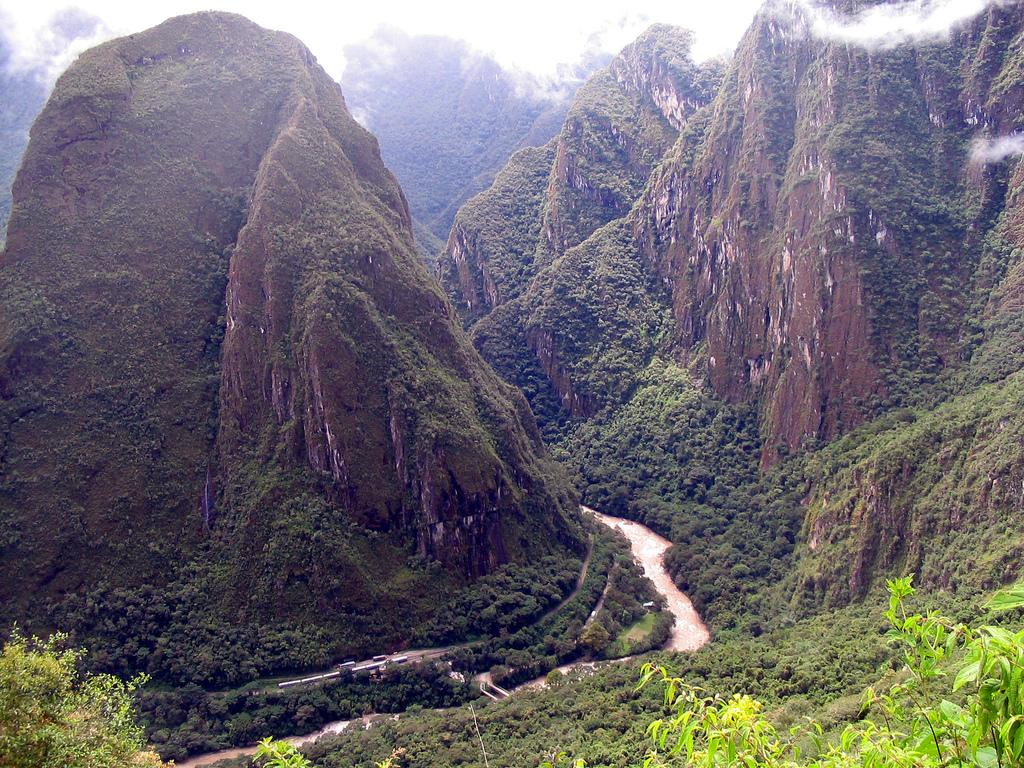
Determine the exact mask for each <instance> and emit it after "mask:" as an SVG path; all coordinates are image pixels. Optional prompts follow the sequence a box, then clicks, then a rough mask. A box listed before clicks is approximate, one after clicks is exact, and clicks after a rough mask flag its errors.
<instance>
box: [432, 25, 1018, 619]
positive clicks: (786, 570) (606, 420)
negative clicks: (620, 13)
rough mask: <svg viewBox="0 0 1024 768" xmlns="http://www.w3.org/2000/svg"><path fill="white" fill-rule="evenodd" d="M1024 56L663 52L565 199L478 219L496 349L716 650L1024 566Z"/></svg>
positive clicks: (461, 292) (486, 305)
mask: <svg viewBox="0 0 1024 768" xmlns="http://www.w3.org/2000/svg"><path fill="white" fill-rule="evenodd" d="M1022 29H1024V17H1022V15H1021V10H1020V8H1019V7H1018V6H1005V7H1003V6H993V7H991V8H989V9H988V10H987V11H986V12H985V13H983V14H981V15H980V16H979V17H977V18H976V19H975V20H974V21H972V22H971V23H970V24H968V25H966V26H964V27H963V28H961V29H957V30H955V31H954V32H953V33H952V34H951V36H950V38H949V39H948V40H940V41H926V42H922V43H914V44H903V45H899V46H896V47H893V48H889V49H881V50H867V49H865V48H860V47H857V46H856V45H850V44H847V43H845V42H834V41H830V40H828V39H824V38H821V37H817V36H816V35H815V33H814V32H813V27H812V23H811V20H810V19H809V18H808V17H807V15H806V12H805V11H801V10H800V9H793V8H788V9H787V8H783V9H780V8H777V7H774V6H772V7H766V9H764V10H763V11H762V12H761V13H760V14H759V15H758V16H757V18H756V19H755V21H754V23H753V24H752V26H751V28H750V29H749V30H748V32H747V33H746V35H745V36H744V38H743V40H742V41H741V43H740V45H739V47H738V49H737V51H736V53H735V55H734V57H733V58H732V60H731V61H730V62H729V63H728V65H727V66H726V67H725V68H724V71H723V70H722V68H721V67H719V66H716V65H715V64H708V65H703V66H697V65H695V64H693V63H692V62H691V61H690V59H689V57H688V54H687V48H688V38H687V35H686V34H685V33H683V32H681V31H679V30H673V29H671V28H665V27H655V28H652V29H651V30H650V31H649V32H648V33H647V34H646V35H644V36H643V37H642V38H641V39H640V40H638V41H637V42H636V43H634V44H633V45H631V46H629V47H628V48H627V49H626V50H625V51H623V53H622V54H621V55H620V56H619V57H617V58H616V59H615V60H614V61H613V62H612V64H611V66H610V67H609V69H608V70H606V71H604V72H599V73H597V74H596V75H595V76H594V77H592V78H591V79H590V80H589V81H588V83H587V84H586V85H584V86H583V87H582V88H581V89H580V91H579V92H578V94H577V97H576V100H575V102H574V105H573V107H571V108H570V110H569V113H568V117H567V120H566V123H565V125H564V126H563V128H562V131H561V133H560V135H559V137H558V139H557V141H556V143H555V145H554V146H553V147H551V148H549V149H548V150H547V151H548V153H549V154H548V155H547V156H546V157H544V158H542V157H541V156H540V155H534V156H533V157H535V159H536V162H537V163H538V164H543V163H545V162H546V163H547V164H548V167H549V172H548V174H547V177H546V178H545V176H544V173H543V172H542V171H541V170H539V169H538V168H536V167H535V166H533V165H531V164H529V163H527V162H526V157H525V156H517V158H516V159H514V161H513V162H512V163H510V164H509V166H508V167H507V168H506V169H505V170H504V171H503V172H502V173H501V174H499V175H498V177H497V180H496V182H495V184H494V185H493V186H492V188H491V189H490V190H488V191H487V192H485V193H483V194H481V195H479V196H478V197H476V198H474V199H473V200H472V201H470V202H469V203H468V204H467V205H466V206H464V207H463V209H462V211H460V214H459V215H458V216H457V217H456V221H455V225H454V227H453V230H452V235H451V237H450V239H449V241H448V245H447V248H446V252H445V254H444V255H443V256H442V258H441V261H440V263H439V274H440V276H441V278H442V282H443V284H444V285H445V286H446V289H447V290H448V292H449V294H450V295H451V296H452V298H453V301H454V303H455V305H456V307H457V308H458V310H459V312H460V315H461V316H462V318H463V322H464V323H465V324H466V325H467V327H468V328H469V329H470V330H471V333H472V334H473V338H474V342H475V344H476V345H477V347H478V349H480V351H481V353H482V354H483V355H484V357H485V358H486V359H488V360H489V361H491V362H492V364H494V365H495V367H496V368H497V369H498V370H499V371H500V372H501V373H502V374H503V375H504V376H505V377H506V378H507V379H508V380H509V381H511V382H513V383H515V384H517V385H518V386H519V387H520V388H521V389H522V390H523V391H524V393H525V394H526V395H527V397H528V399H529V400H530V402H531V404H532V406H533V408H534V411H535V412H536V413H537V414H538V417H539V419H540V420H541V423H542V426H543V428H544V429H545V432H546V434H547V435H548V436H549V437H550V438H551V439H553V440H555V441H558V442H560V444H561V446H560V450H562V451H564V452H565V455H566V456H567V457H568V458H569V460H570V461H571V462H572V463H573V464H574V466H575V467H576V469H577V471H578V472H579V474H580V476H581V479H582V480H583V488H584V496H585V499H587V500H588V501H589V502H591V503H593V504H594V505H596V506H601V507H603V508H605V509H606V510H613V511H618V512H619V513H621V514H627V515H630V516H634V517H638V518H641V519H643V520H645V521H647V522H648V523H649V524H651V525H654V526H655V527H656V528H659V529H661V530H662V531H663V532H665V533H666V534H667V535H669V536H670V538H671V539H672V540H673V541H674V542H676V546H675V548H674V550H673V552H671V553H670V555H669V558H670V561H671V563H672V566H673V569H674V571H675V577H676V579H677V582H678V583H679V584H680V585H681V586H682V587H683V588H685V589H688V590H690V593H691V596H692V597H695V599H696V602H697V603H698V605H700V606H702V607H703V608H705V609H706V610H707V611H708V612H709V615H710V616H711V618H712V619H713V620H716V623H717V624H718V625H719V626H724V625H728V624H731V623H734V622H739V623H741V624H742V623H743V622H744V621H745V619H743V615H748V616H749V615H755V614H763V613H764V612H765V611H768V612H771V611H772V610H777V608H778V603H771V600H770V599H769V598H768V597H767V595H768V594H769V593H771V592H772V589H771V588H770V587H771V585H772V584H776V583H779V582H784V583H785V584H784V587H781V588H780V589H781V591H782V592H783V593H784V594H782V595H781V597H780V598H779V599H781V600H782V603H783V604H785V603H787V602H791V603H792V604H793V606H794V607H796V608H797V609H798V610H805V609H811V610H813V609H815V607H818V606H820V605H823V604H824V605H835V604H841V603H843V602H846V601H849V600H850V599H854V598H857V597H860V596H863V595H864V594H865V593H866V592H867V591H869V590H870V589H871V587H872V586H873V585H877V584H878V583H879V582H880V580H881V579H882V577H883V576H886V575H892V574H894V573H898V572H915V573H917V574H918V577H919V578H920V579H921V580H922V581H923V582H925V583H927V584H932V585H938V586H943V587H948V588H956V589H968V590H970V589H977V588H981V587H986V588H987V587H990V586H994V585H996V584H1000V583H1004V582H1005V581H1007V580H1008V579H1009V578H1011V576H1012V574H1013V573H1014V572H1015V571H1016V570H1017V569H1019V567H1020V566H1021V565H1022V564H1024V560H1022V558H1024V551H1022V550H1021V548H1020V546H1019V541H1020V540H1021V538H1020V533H1021V531H1020V523H1019V520H1020V519H1021V516H1020V514H1019V513H1020V511H1021V500H1020V497H1019V494H1017V493H1015V492H1014V491H1013V489H1014V488H1019V484H1020V482H1021V481H1022V480H1024V475H1022V463H1021V455H1022V451H1021V445H1020V442H1019V440H1018V438H1017V435H1019V434H1020V426H1021V425H1020V424H1019V417H1018V415H1017V414H1016V413H1015V412H1014V406H1013V405H1012V404H1013V403H1014V402H1018V400H1017V388H1018V386H1019V384H1018V382H1017V372H1018V371H1019V369H1020V367H1021V362H1022V354H1021V352H1022V348H1021V344H1020V339H1021V333H1020V329H1019V327H1018V325H1019V311H1018V307H1017V303H1016V302H1017V300H1016V298H1015V297H1016V296H1017V293H1018V288H1019V286H1018V283H1019V275H1018V272H1019V264H1018V262H1019V254H1020V252H1021V251H1020V243H1019V242H1018V240H1019V230H1020V223H1019V220H1018V219H1019V212H1018V211H1019V204H1018V202H1017V196H1018V194H1019V192H1018V190H1019V184H1020V175H1019V171H1018V169H1017V165H1018V164H1017V161H1016V160H1015V159H1014V158H1013V157H1009V159H1007V158H1006V157H997V158H995V162H988V163H986V162H984V161H983V160H979V159H978V158H979V153H978V151H977V150H976V147H977V146H979V145H978V144H977V143H976V142H982V144H984V142H986V141H988V140H990V139H993V138H995V137H1003V136H1007V135H1010V134H1013V133H1014V132H1015V131H1017V130H1019V129H1020V127H1021V125H1020V121H1021V116H1020V115H1021V110H1020V99H1021V96H1020V85H1019V83H1020V82H1021V81H1020V72H1019V67H1020V59H1019V57H1018V56H1016V55H1015V52H1016V51H1018V50H1019V47H1020V45H1021V40H1022V39H1024V38H1022V37H1021V32H1022ZM509 211H514V212H516V215H514V216H510V215H509V213H508V212H509ZM503 222H508V223H507V224H504V223H503ZM513 230H515V231H514V232H513ZM741 598H742V599H741ZM744 600H746V601H748V602H747V603H744ZM769 604H773V605H775V606H776V608H775V609H769V608H767V606H768V605H769ZM737 606H740V608H739V609H738V612H737Z"/></svg>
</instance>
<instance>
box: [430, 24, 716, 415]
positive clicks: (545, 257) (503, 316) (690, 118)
mask: <svg viewBox="0 0 1024 768" xmlns="http://www.w3.org/2000/svg"><path fill="white" fill-rule="evenodd" d="M691 43H692V36H691V34H690V33H689V32H687V31H685V30H682V29H678V28H674V27H668V26H664V25H656V26H654V27H652V28H651V29H649V30H648V31H647V32H645V33H644V34H643V35H642V36H641V37H640V38H639V39H638V40H637V41H636V42H634V43H632V44H631V45H629V46H627V47H626V48H625V49H624V50H623V51H622V53H621V54H619V56H617V57H616V58H615V59H614V60H613V61H612V63H611V64H610V66H609V67H608V68H607V69H605V70H602V71H600V72H598V73H596V74H595V75H594V76H593V77H592V78H591V79H590V80H589V81H588V82H587V83H586V84H585V85H584V86H583V87H582V88H580V90H579V91H578V92H577V94H576V98H575V101H574V103H573V105H572V107H571V108H570V109H569V114H568V116H567V118H566V122H565V124H564V126H563V128H562V131H561V133H560V134H559V136H558V138H557V139H556V140H555V141H554V142H553V143H552V144H551V145H549V147H548V148H546V149H545V150H543V151H542V150H534V151H532V154H530V155H526V154H521V155H519V156H517V157H516V158H514V159H513V161H512V162H511V163H510V164H509V166H508V167H506V169H505V170H504V171H503V172H502V173H501V174H500V175H499V176H498V178H497V180H496V182H495V185H494V186H493V187H492V188H491V189H490V190H488V191H486V192H484V193H482V194H481V195H479V196H478V197H476V198H474V199H473V200H472V201H470V202H469V203H467V205H466V206H464V207H463V209H462V210H461V211H460V213H459V215H458V216H457V217H456V220H455V224H454V226H453V228H452V232H451V236H450V237H449V241H448V248H447V250H446V253H445V254H444V255H443V256H442V259H441V262H440V274H441V279H442V283H443V284H444V285H445V287H446V288H447V289H448V291H449V294H450V295H452V297H453V300H454V302H455V305H456V307H457V309H459V311H460V313H461V314H462V315H463V318H464V319H465V321H466V322H467V323H468V324H470V325H472V326H473V334H474V340H475V343H476V344H477V346H478V348H480V349H481V351H482V352H483V354H484V356H485V358H487V359H488V360H489V361H491V362H492V364H493V365H495V367H496V368H497V369H498V370H499V372H501V373H502V374H503V375H504V376H506V377H507V378H508V379H509V380H510V381H513V382H514V383H516V384H517V385H518V386H519V387H520V388H521V389H522V390H523V391H524V392H526V393H527V396H528V398H529V399H530V402H531V404H532V405H533V407H534V410H535V411H536V412H537V414H538V417H539V418H540V419H541V420H542V421H543V422H545V423H546V424H557V423H560V422H564V421H565V419H566V418H585V417H587V416H590V415H592V414H593V413H595V412H596V411H597V410H599V409H600V408H602V407H605V406H607V405H609V404H615V403H617V402H621V399H622V398H623V397H624V395H625V394H626V393H627V392H628V391H629V389H630V387H631V384H632V381H633V378H634V375H635V374H636V373H638V372H639V370H640V369H642V368H643V367H644V365H646V362H647V360H649V359H650V356H651V354H652V353H653V352H654V349H655V344H654V339H655V337H656V336H657V334H658V332H659V331H658V329H659V328H660V327H661V325H662V324H663V321H664V320H665V319H667V318H666V312H665V311H664V306H665V305H666V302H667V297H666V296H667V295H666V294H665V292H664V290H663V287H662V286H660V285H659V284H658V283H657V278H656V276H655V275H654V272H653V271H652V270H650V269H648V268H647V267H646V266H645V265H644V264H643V263H642V262H641V261H640V259H639V258H638V255H639V252H638V250H637V249H636V248H635V247H633V245H632V239H633V237H632V225H631V224H630V223H629V222H630V221H631V219H630V211H631V210H632V208H633V206H634V205H635V203H636V201H637V199H638V198H639V197H640V196H641V194H642V193H643V190H644V187H645V184H646V183H647V181H648V179H649V177H650V175H651V173H652V171H653V170H654V168H655V167H656V166H657V164H658V163H659V162H660V161H661V159H662V157H663V156H664V155H665V153H666V152H668V151H669V150H670V149H671V147H672V146H673V144H674V143H675V142H676V141H677V140H681V137H684V136H691V135H692V134H693V131H694V130H695V125H699V124H701V123H702V120H703V114H704V112H705V111H706V108H707V105H708V104H709V103H710V102H711V100H712V99H713V97H714V94H715V91H716V88H717V84H718V81H719V79H720V76H721V66H720V64H718V63H710V64H707V65H703V66H697V65H695V64H694V63H693V61H692V60H691V58H690V54H689V50H690V46H691ZM545 153H546V154H545ZM549 157H550V159H548V158H549ZM543 162H547V163H548V171H547V174H546V175H544V174H542V173H541V172H540V171H541V169H540V165H539V164H540V163H543ZM505 222H509V223H505Z"/></svg>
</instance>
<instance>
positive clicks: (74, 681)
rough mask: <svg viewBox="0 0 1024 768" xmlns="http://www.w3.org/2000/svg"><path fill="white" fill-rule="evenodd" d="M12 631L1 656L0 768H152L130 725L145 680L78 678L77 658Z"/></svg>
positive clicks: (57, 641)
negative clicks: (135, 700) (126, 767)
mask: <svg viewBox="0 0 1024 768" xmlns="http://www.w3.org/2000/svg"><path fill="white" fill-rule="evenodd" d="M65 641H66V637H65V636H64V635H54V636H53V637H51V638H50V639H49V640H47V641H46V642H43V641H41V640H39V639H38V638H32V639H31V640H27V639H25V638H23V637H21V636H20V635H19V634H17V632H15V634H14V635H13V636H12V637H11V639H10V640H9V641H8V642H7V643H6V644H5V645H4V648H3V652H2V654H0V765H2V766H4V768H125V766H134V767H136V768H144V767H145V768H158V767H159V766H162V765H163V763H162V762H161V761H160V759H159V758H158V757H157V756H156V755H155V754H154V753H152V752H149V751H145V750H144V746H145V740H144V738H143V732H142V728H141V727H139V725H138V724H137V723H136V720H135V709H134V693H135V691H136V689H137V688H138V687H139V686H140V685H142V684H143V683H144V682H145V681H146V678H145V677H144V676H139V677H136V678H134V679H133V680H131V681H130V682H127V683H126V682H124V681H123V680H120V679H118V678H116V677H114V676H113V675H81V674H79V672H78V666H79V661H80V660H81V658H82V655H83V652H82V651H78V650H68V649H64V648H63V645H64V643H65Z"/></svg>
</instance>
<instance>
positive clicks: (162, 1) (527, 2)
mask: <svg viewBox="0 0 1024 768" xmlns="http://www.w3.org/2000/svg"><path fill="white" fill-rule="evenodd" d="M209 4H210V0H157V1H156V2H151V3H139V2H134V1H131V0H77V2H74V3H69V2H67V0H0V18H2V21H3V24H2V27H0V32H2V33H3V34H4V35H5V36H6V37H7V38H8V39H10V40H11V42H12V43H13V46H14V49H15V54H16V64H17V65H19V66H23V67H27V66H30V65H42V66H45V67H47V68H50V69H57V68H60V67H62V66H64V65H66V64H67V63H68V62H69V61H70V58H69V56H70V57H71V58H73V55H77V53H78V52H79V51H80V48H79V47H76V48H75V49H74V50H73V51H69V52H66V53H65V55H64V56H63V57H60V56H55V55H54V54H53V52H52V51H51V50H50V49H48V48H47V46H46V45H40V43H39V41H40V39H44V38H45V37H46V35H47V34H48V33H47V32H46V30H47V28H48V26H49V25H50V22H51V21H52V19H53V16H54V14H55V13H57V12H58V11H61V10H63V9H66V8H68V7H71V6H74V7H78V8H80V9H82V10H83V11H84V12H86V13H89V14H92V15H95V16H96V17H98V18H100V19H102V20H103V22H104V24H105V26H106V31H105V33H104V34H103V35H101V37H113V36H116V35H124V34H128V33H131V32H137V31H140V30H143V29H146V28H148V27H151V26H153V25H155V24H158V23H159V22H161V21H162V20H164V19H166V18H168V17H170V16H175V15H178V14H182V13H191V12H193V11H200V10H209V9H210V5H209ZM759 6H760V0H719V2H717V3H713V4H710V3H707V2H706V0H628V2H627V0H569V1H568V2H561V1H560V2H551V0H515V2H509V3H481V2H479V0H474V2H469V1H468V0H442V1H437V0H435V2H423V1H422V0H375V1H374V2H372V3H366V2H339V3H332V4H328V3H324V2H321V1H315V0H290V1H289V2H286V3H282V2H280V0H218V4H217V8H218V9H219V10H224V11H234V12H236V13H241V14H243V15H245V16H248V17H249V18H251V19H252V20H253V21H255V22H257V23H258V24H262V25H263V26H265V27H270V28H272V29H282V30H284V31H286V32H290V33H292V34H294V35H295V36H297V37H298V38H300V39H301V40H302V41H303V42H304V43H306V45H308V46H309V47H310V49H311V50H312V51H313V53H314V55H316V57H317V58H318V59H319V61H320V63H321V64H323V66H324V68H325V69H327V71H328V72H330V73H331V75H333V76H334V77H336V78H340V77H341V74H342V72H343V70H344V66H345V59H344V52H343V48H344V46H345V45H347V44H350V43H355V42H359V41H361V40H364V39H366V38H368V37H370V36H371V35H372V34H373V32H374V31H375V30H376V29H377V28H378V27H380V26H382V25H386V26H391V27H395V28H398V29H401V30H404V31H405V32H408V33H410V34H434V35H445V36H448V37H453V38H459V39H463V40H466V41H468V42H469V43H470V44H471V45H472V46H473V47H474V48H477V49H479V50H481V51H483V52H485V53H488V54H490V55H492V56H494V57H495V58H496V59H497V60H498V61H499V62H500V63H501V64H503V65H504V66H506V67H509V68H515V69H520V70H524V71H526V72H529V73H532V74H535V75H538V76H541V77H546V76H551V75H553V74H554V73H556V72H557V71H558V68H559V66H560V65H565V64H572V63H574V62H575V61H577V60H578V59H579V58H580V56H582V55H583V54H584V53H585V52H587V51H588V50H590V51H592V50H593V48H594V46H595V45H596V46H598V47H600V48H602V49H603V50H604V51H605V52H609V53H613V52H616V51H618V50H619V49H620V48H622V47H623V46H624V45H626V44H627V43H628V42H630V41H631V40H632V39H634V38H635V37H636V36H637V35H639V34H640V32H642V31H643V29H644V28H645V27H647V26H648V25H649V24H650V23H652V22H666V23H670V24H678V25H680V26H685V27H689V28H691V29H693V30H694V31H695V32H696V33H697V43H696V46H695V54H696V55H697V56H698V57H700V58H709V57H711V56H716V55H720V54H722V53H726V52H729V51H731V50H732V49H733V47H734V46H735V45H736V42H737V41H738V40H739V38H740V36H741V35H742V34H743V32H744V30H745V29H746V28H747V26H748V25H749V24H750V20H751V19H752V18H753V16H754V13H755V11H756V10H757V8H758V7H759ZM627 9H628V10H627ZM96 41H97V39H90V40H89V42H90V43H94V42H96Z"/></svg>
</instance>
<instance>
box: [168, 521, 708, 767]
mask: <svg viewBox="0 0 1024 768" xmlns="http://www.w3.org/2000/svg"><path fill="white" fill-rule="evenodd" d="M583 510H584V511H585V512H588V513H590V514H591V515H593V516H594V518H595V519H596V520H598V521H600V522H601V523H603V524H604V525H607V526H608V527H609V528H612V529H614V530H618V531H621V532H622V533H623V535H625V537H626V538H627V539H628V540H629V545H630V548H631V549H632V550H633V556H634V557H635V558H636V559H637V562H639V563H640V566H641V567H642V568H643V570H644V575H645V576H647V578H648V579H650V580H651V582H652V583H653V584H654V587H655V589H657V590H658V593H659V594H661V595H662V596H663V597H664V598H665V603H666V607H667V608H668V610H669V611H670V612H671V613H672V615H673V616H675V619H676V621H675V626H674V627H673V628H672V634H671V635H670V636H669V639H668V642H667V643H666V644H665V650H667V651H695V650H697V649H698V648H700V647H701V646H703V645H704V644H705V643H707V642H708V640H710V639H711V635H710V634H709V633H708V628H707V627H706V626H705V624H704V622H703V621H701V618H700V616H699V615H698V614H697V611H696V609H694V607H693V603H691V602H690V598H688V597H687V596H686V595H685V594H683V593H682V592H681V591H680V590H679V588H678V587H677V586H676V585H675V584H674V583H673V582H672V578H671V577H670V576H669V575H668V571H667V570H665V552H666V551H668V548H669V547H670V546H672V542H670V541H669V540H668V539H666V538H663V537H662V536H659V535H658V534H656V533H655V532H654V531H652V530H651V529H650V528H648V527H647V526H645V525H641V524H640V523H637V522H634V521H632V520H625V519H623V518H621V517H612V516H611V515H603V514H601V513H600V512H598V511H597V510H594V509H590V508H589V507H583ZM435 650H441V649H435ZM617 661H624V659H618V660H617ZM595 666H596V664H595V663H594V662H586V661H584V662H576V663H573V664H566V665H564V666H562V667H559V669H561V670H562V671H563V672H567V671H569V670H571V669H575V668H591V669H592V668H594V667H595ZM543 681H544V678H539V679H538V680H535V681H531V682H528V683H523V684H522V685H520V686H517V687H516V688H515V691H520V690H525V689H529V688H535V687H541V686H543V685H544V682H543ZM392 717H394V715H392ZM371 719H372V717H367V718H363V720H362V721H360V720H339V721H337V722H333V723H328V724H327V725H325V726H324V727H323V728H321V729H320V730H319V731H316V732H314V733H309V734H306V735H304V736H296V737H293V738H290V739H287V741H289V742H290V743H292V744H294V745H295V746H302V745H303V744H309V743H311V742H313V741H316V740H317V739H318V738H320V737H321V736H325V735H328V734H336V733H341V732H342V731H344V730H345V729H346V728H348V727H349V726H351V725H352V724H353V723H357V724H358V725H359V726H361V727H364V728H365V727H367V726H369V724H370V721H371ZM255 751H256V747H255V746H252V747H237V748H235V749H225V750H222V751H220V752H210V753H207V754H205V755H197V756H195V757H192V758H189V759H188V760H183V761H181V762H180V763H176V765H177V766H178V768H201V767H202V766H210V765H213V764H215V763H217V762H219V761H221V760H227V759H229V758H234V757H244V756H245V755H251V754H252V753H253V752H255Z"/></svg>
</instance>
